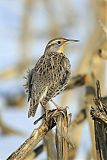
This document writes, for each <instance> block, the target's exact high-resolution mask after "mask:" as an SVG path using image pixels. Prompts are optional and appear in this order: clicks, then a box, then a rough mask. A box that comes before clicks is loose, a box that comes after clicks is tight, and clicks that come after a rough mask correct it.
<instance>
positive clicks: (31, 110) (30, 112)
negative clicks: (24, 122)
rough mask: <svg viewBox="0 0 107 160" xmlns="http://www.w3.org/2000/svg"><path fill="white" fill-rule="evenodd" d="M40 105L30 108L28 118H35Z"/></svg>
mask: <svg viewBox="0 0 107 160" xmlns="http://www.w3.org/2000/svg"><path fill="white" fill-rule="evenodd" d="M38 104H39V103H37V104H35V105H30V108H29V111H28V118H30V117H34V116H35V114H36V110H37V107H38Z"/></svg>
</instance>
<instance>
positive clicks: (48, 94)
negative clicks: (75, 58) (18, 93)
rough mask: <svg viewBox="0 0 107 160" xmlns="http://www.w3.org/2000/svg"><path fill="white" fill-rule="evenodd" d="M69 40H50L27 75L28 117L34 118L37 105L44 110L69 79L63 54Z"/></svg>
mask: <svg viewBox="0 0 107 160" xmlns="http://www.w3.org/2000/svg"><path fill="white" fill-rule="evenodd" d="M68 41H78V40H69V39H65V38H56V39H53V40H51V41H50V42H49V43H48V44H47V46H46V49H45V52H44V55H43V56H42V57H41V58H40V59H39V60H38V62H37V63H36V65H35V67H34V68H33V69H32V70H31V71H30V72H29V74H28V81H27V89H28V101H30V109H29V112H28V117H31V116H32V117H34V115H35V113H36V110H37V107H38V104H39V103H41V105H42V106H43V107H44V109H45V110H46V104H47V103H48V101H49V100H51V99H52V98H53V97H55V96H56V95H58V94H59V93H60V92H61V91H63V90H64V89H65V87H66V85H67V83H68V81H69V77H70V73H71V71H70V68H71V66H70V62H69V59H68V58H67V57H66V56H65V55H64V53H63V47H64V44H65V43H66V42H68Z"/></svg>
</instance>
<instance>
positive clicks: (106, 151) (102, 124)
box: [91, 81, 107, 160]
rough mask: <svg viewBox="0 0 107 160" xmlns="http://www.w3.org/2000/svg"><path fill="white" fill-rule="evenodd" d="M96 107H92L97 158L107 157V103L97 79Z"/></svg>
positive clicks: (103, 159)
mask: <svg viewBox="0 0 107 160" xmlns="http://www.w3.org/2000/svg"><path fill="white" fill-rule="evenodd" d="M96 85H97V97H96V98H95V105H96V108H92V109H91V115H92V117H93V119H94V130H95V141H96V151H97V160H106V159H107V103H105V104H104V103H103V102H102V97H101V90H100V82H99V81H97V83H96Z"/></svg>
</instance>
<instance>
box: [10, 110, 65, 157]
mask: <svg viewBox="0 0 107 160" xmlns="http://www.w3.org/2000/svg"><path fill="white" fill-rule="evenodd" d="M62 111H63V110H52V111H49V113H48V117H47V119H46V120H44V121H43V123H42V124H41V125H40V127H39V128H37V129H34V130H33V132H32V134H31V135H30V137H29V138H28V139H27V140H26V141H25V142H24V143H23V144H22V145H21V146H20V147H19V148H18V149H17V150H16V151H15V152H13V153H12V154H11V155H10V156H9V157H8V158H7V160H19V159H20V160H24V158H26V156H27V155H28V154H30V153H31V152H32V150H33V149H34V147H35V146H36V145H37V144H38V143H39V142H40V141H41V140H42V139H43V137H44V136H45V135H46V134H47V133H48V131H49V130H51V129H52V128H53V127H54V126H55V125H56V123H55V120H54V119H55V118H57V116H60V114H62Z"/></svg>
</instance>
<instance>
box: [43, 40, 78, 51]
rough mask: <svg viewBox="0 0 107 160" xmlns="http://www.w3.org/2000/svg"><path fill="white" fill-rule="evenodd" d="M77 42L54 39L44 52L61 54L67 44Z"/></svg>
mask: <svg viewBox="0 0 107 160" xmlns="http://www.w3.org/2000/svg"><path fill="white" fill-rule="evenodd" d="M78 41H79V40H73V39H66V38H55V39H52V40H51V41H49V42H48V44H47V46H46V49H45V52H58V53H63V52H64V48H65V46H66V44H67V42H78Z"/></svg>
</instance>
